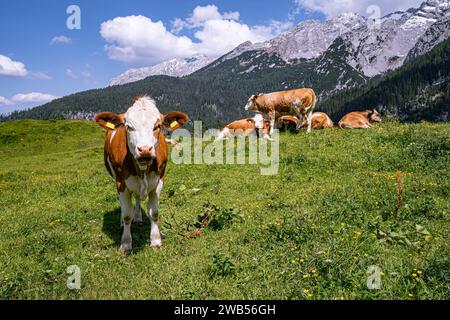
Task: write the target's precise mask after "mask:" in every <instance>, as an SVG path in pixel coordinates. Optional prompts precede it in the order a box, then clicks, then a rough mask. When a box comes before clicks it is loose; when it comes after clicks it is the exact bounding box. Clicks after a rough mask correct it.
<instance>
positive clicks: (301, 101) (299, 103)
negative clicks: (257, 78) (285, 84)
mask: <svg viewBox="0 0 450 320" xmlns="http://www.w3.org/2000/svg"><path fill="white" fill-rule="evenodd" d="M316 103H317V97H316V94H315V92H314V90H313V89H295V90H287V91H280V92H272V93H266V94H259V95H253V96H251V97H250V99H249V100H248V102H247V105H246V106H245V110H247V111H255V112H260V113H261V114H263V116H264V117H265V118H268V119H269V120H270V134H272V133H273V130H274V127H275V119H276V118H278V117H280V116H283V115H292V116H297V117H298V118H299V119H302V120H304V119H305V118H306V121H307V123H308V130H307V132H308V133H310V132H311V121H312V114H313V111H314V108H315V107H316ZM302 122H303V121H302ZM300 124H301V123H300V122H299V124H298V125H297V128H296V129H297V130H298V129H300Z"/></svg>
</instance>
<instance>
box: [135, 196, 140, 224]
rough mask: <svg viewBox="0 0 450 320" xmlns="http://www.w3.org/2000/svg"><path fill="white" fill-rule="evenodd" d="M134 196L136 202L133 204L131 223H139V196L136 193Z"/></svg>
mask: <svg viewBox="0 0 450 320" xmlns="http://www.w3.org/2000/svg"><path fill="white" fill-rule="evenodd" d="M134 198H135V200H136V204H135V205H134V218H133V223H141V222H142V210H141V198H140V197H139V196H137V195H136V196H135V197H134Z"/></svg>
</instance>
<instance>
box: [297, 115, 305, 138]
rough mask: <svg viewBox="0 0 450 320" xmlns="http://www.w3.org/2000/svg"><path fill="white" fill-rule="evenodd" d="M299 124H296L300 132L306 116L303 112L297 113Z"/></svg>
mask: <svg viewBox="0 0 450 320" xmlns="http://www.w3.org/2000/svg"><path fill="white" fill-rule="evenodd" d="M297 119H298V122H297V125H296V126H295V132H296V133H298V132H299V131H300V128H301V127H302V124H303V121H305V116H304V115H303V114H301V113H299V114H298V115H297Z"/></svg>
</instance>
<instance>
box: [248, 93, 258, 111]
mask: <svg viewBox="0 0 450 320" xmlns="http://www.w3.org/2000/svg"><path fill="white" fill-rule="evenodd" d="M256 99H258V95H257V94H254V95H252V96H251V97H250V99H248V102H247V105H246V106H245V110H246V111H258V104H257V103H256Z"/></svg>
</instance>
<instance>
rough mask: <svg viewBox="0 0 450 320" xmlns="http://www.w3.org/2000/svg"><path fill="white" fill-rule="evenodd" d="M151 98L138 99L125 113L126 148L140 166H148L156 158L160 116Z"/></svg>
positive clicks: (160, 122)
mask: <svg viewBox="0 0 450 320" xmlns="http://www.w3.org/2000/svg"><path fill="white" fill-rule="evenodd" d="M161 117H162V116H161V114H160V113H159V110H158V109H157V108H156V106H155V103H154V101H153V100H151V99H149V98H148V99H146V98H141V99H138V100H137V101H136V102H135V103H134V104H133V106H132V107H131V108H130V109H128V111H127V113H125V128H126V130H127V144H128V149H129V150H130V152H131V154H132V155H133V157H134V159H135V160H136V161H137V163H138V165H139V166H140V167H148V166H150V165H151V164H152V162H153V160H154V159H155V158H156V148H157V147H158V140H159V139H158V137H159V134H160V133H161V124H162V118H161Z"/></svg>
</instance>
